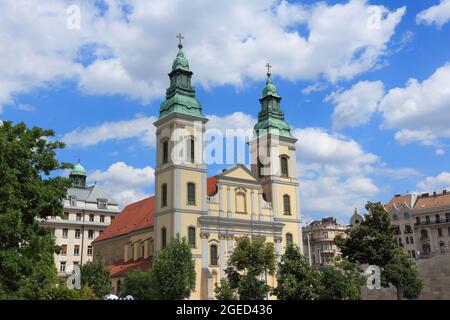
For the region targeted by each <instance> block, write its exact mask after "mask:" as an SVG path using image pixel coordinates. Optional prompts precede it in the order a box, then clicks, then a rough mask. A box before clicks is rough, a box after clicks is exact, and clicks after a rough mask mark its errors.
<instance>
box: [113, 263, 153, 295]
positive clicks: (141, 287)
mask: <svg viewBox="0 0 450 320" xmlns="http://www.w3.org/2000/svg"><path fill="white" fill-rule="evenodd" d="M154 288H155V283H154V279H153V271H152V270H149V271H141V270H138V269H134V270H131V271H129V272H127V274H126V275H125V279H124V281H123V283H122V285H121V287H120V292H119V294H120V295H121V296H127V295H132V296H133V298H135V299H137V300H153V299H155V298H156V293H155V289H154Z"/></svg>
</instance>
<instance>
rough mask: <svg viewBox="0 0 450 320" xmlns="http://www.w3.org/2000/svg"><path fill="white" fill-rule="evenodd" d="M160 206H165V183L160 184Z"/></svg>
mask: <svg viewBox="0 0 450 320" xmlns="http://www.w3.org/2000/svg"><path fill="white" fill-rule="evenodd" d="M161 207H162V208H164V207H167V184H165V183H164V184H163V185H162V186H161Z"/></svg>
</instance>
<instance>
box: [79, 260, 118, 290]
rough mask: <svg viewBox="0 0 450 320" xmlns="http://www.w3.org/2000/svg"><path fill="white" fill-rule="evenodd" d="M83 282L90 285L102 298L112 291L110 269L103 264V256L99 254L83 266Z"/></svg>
mask: <svg viewBox="0 0 450 320" xmlns="http://www.w3.org/2000/svg"><path fill="white" fill-rule="evenodd" d="M80 269H81V284H82V285H84V286H89V287H91V288H92V290H93V291H94V294H95V295H96V296H97V298H99V299H101V298H102V297H104V296H105V295H107V294H108V293H110V291H111V285H110V281H109V272H108V269H107V268H106V267H105V265H104V264H103V260H102V257H101V256H99V255H97V256H96V257H95V259H94V260H93V261H89V262H87V263H86V264H84V265H83V266H82V267H81V268H80Z"/></svg>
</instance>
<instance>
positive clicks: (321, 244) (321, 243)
mask: <svg viewBox="0 0 450 320" xmlns="http://www.w3.org/2000/svg"><path fill="white" fill-rule="evenodd" d="M347 230H348V226H344V225H341V224H339V223H337V221H336V219H335V218H333V217H328V218H323V219H322V220H320V221H313V222H311V223H310V224H309V225H307V226H306V227H304V228H303V252H304V254H305V256H306V258H307V259H308V260H309V262H310V265H312V266H316V267H318V266H327V265H331V264H333V261H334V259H335V258H336V257H337V256H338V255H339V254H340V250H339V247H338V246H337V245H336V243H335V242H334V239H335V237H336V236H337V235H345V234H346V231H347Z"/></svg>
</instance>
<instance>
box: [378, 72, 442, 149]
mask: <svg viewBox="0 0 450 320" xmlns="http://www.w3.org/2000/svg"><path fill="white" fill-rule="evenodd" d="M449 83H450V64H446V65H444V66H442V67H440V68H438V69H437V70H436V71H435V72H434V74H433V75H431V76H430V77H429V78H428V79H425V80H424V81H423V82H419V81H417V80H416V79H410V80H409V81H408V82H407V84H406V86H405V87H403V88H394V89H391V90H389V92H388V93H387V95H386V96H385V97H384V98H383V100H382V101H381V103H380V105H379V109H380V112H381V113H382V114H383V118H384V121H383V127H385V128H395V129H399V131H398V132H397V133H396V135H395V137H396V139H397V140H398V141H399V142H400V143H403V144H406V143H410V142H412V141H419V142H421V143H422V144H425V145H434V144H437V143H438V141H439V138H449V137H450V128H449V125H448V124H449V123H450V86H449V85H448V84H449Z"/></svg>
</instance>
